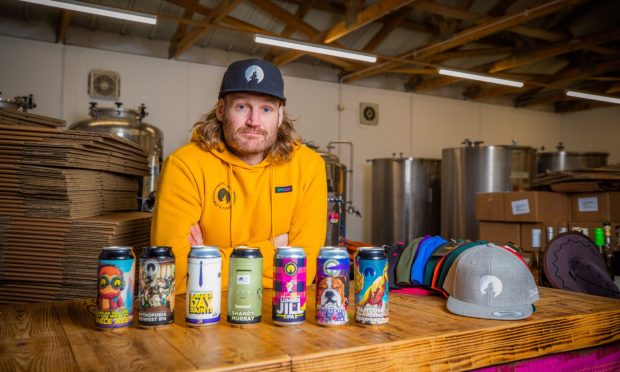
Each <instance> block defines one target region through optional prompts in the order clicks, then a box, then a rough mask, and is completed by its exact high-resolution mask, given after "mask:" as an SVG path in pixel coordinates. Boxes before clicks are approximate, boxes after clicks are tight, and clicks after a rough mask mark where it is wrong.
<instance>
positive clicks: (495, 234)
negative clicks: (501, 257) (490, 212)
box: [480, 222, 521, 245]
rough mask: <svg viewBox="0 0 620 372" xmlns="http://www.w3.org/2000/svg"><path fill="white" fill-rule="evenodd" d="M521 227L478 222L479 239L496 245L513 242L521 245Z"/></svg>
mask: <svg viewBox="0 0 620 372" xmlns="http://www.w3.org/2000/svg"><path fill="white" fill-rule="evenodd" d="M520 232H521V226H520V224H518V223H509V222H480V239H481V240H486V241H488V242H490V243H495V244H497V245H504V244H506V243H507V242H513V243H515V244H516V245H521V242H520V238H521V235H520Z"/></svg>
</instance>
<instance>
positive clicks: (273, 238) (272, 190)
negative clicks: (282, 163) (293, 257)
mask: <svg viewBox="0 0 620 372" xmlns="http://www.w3.org/2000/svg"><path fill="white" fill-rule="evenodd" d="M269 168H270V169H271V172H270V178H269V223H270V224H271V227H270V228H271V232H270V237H269V239H270V240H271V242H272V243H271V244H272V245H273V248H274V250H275V249H276V248H278V247H276V239H275V233H274V230H273V193H274V192H275V190H274V184H273V178H274V176H273V172H274V170H273V164H269Z"/></svg>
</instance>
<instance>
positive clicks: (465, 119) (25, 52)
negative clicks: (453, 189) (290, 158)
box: [0, 37, 620, 241]
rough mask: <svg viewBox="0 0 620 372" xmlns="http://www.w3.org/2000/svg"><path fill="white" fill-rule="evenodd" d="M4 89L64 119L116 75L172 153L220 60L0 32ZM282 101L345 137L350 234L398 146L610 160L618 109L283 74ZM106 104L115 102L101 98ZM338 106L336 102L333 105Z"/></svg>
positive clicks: (317, 133) (84, 107)
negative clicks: (92, 88) (380, 162)
mask: <svg viewBox="0 0 620 372" xmlns="http://www.w3.org/2000/svg"><path fill="white" fill-rule="evenodd" d="M0 56H1V58H0V91H2V93H3V97H8V98H10V97H13V96H16V95H25V94H29V93H32V94H34V96H35V101H36V103H37V108H36V109H35V110H33V111H32V112H33V113H37V114H42V115H49V116H52V117H57V118H62V119H65V120H67V122H68V123H69V124H70V123H72V122H74V121H77V120H81V119H86V118H88V102H89V101H91V100H92V99H91V98H90V97H88V94H87V79H88V73H89V71H90V70H91V69H95V68H98V69H107V70H113V71H116V72H118V73H120V75H121V97H120V101H122V102H124V104H125V106H126V107H130V108H135V107H137V106H138V105H139V104H140V103H145V104H146V105H147V109H148V112H149V116H148V117H147V118H146V120H145V121H147V122H148V123H150V124H153V125H155V126H157V127H159V128H160V129H161V130H162V131H163V132H164V153H165V155H168V154H169V153H170V152H172V151H174V149H176V148H177V147H179V146H181V145H183V144H184V143H186V142H187V140H188V138H189V130H190V129H191V126H192V124H193V123H194V122H195V121H196V120H197V119H198V118H199V117H200V116H201V115H202V114H203V113H206V112H207V111H208V110H209V109H211V108H212V106H213V104H214V103H215V100H216V98H217V90H218V88H219V83H220V79H221V76H222V74H223V72H224V68H223V67H221V66H211V65H203V64H197V63H190V62H182V61H172V60H167V59H158V58H152V57H144V56H137V55H131V54H122V53H117V52H110V51H101V50H94V49H86V48H81V47H72V46H63V45H58V44H50V43H44V42H36V41H30V40H22V39H16V38H9V37H0ZM284 79H285V85H286V87H285V94H286V96H287V99H288V100H287V106H286V108H287V110H288V111H289V113H290V114H291V116H292V117H294V118H297V119H298V121H297V128H298V130H299V132H300V134H301V136H302V138H303V139H304V140H305V141H314V142H315V143H316V144H317V145H319V146H320V147H322V148H323V149H324V148H325V147H326V146H327V143H328V142H329V141H331V140H341V141H351V142H352V143H353V144H354V155H353V159H350V157H349V147H347V146H346V145H339V146H337V148H336V150H337V154H338V155H339V156H340V159H341V162H342V163H344V164H346V165H349V164H351V160H353V162H354V167H353V194H354V195H353V198H352V199H353V200H352V201H353V204H354V205H355V206H356V207H357V208H358V209H359V210H360V211H361V213H362V215H363V218H362V219H360V218H357V217H354V216H350V217H348V226H347V228H348V233H347V235H348V237H349V238H351V239H354V240H365V241H369V240H370V221H371V216H370V213H371V211H370V185H371V179H370V177H371V174H370V173H371V172H370V163H368V162H367V161H366V160H368V159H375V158H383V157H391V156H392V154H393V153H396V155H397V156H398V155H399V153H402V154H403V156H414V157H425V158H440V157H441V150H442V149H443V148H446V147H457V146H460V143H461V141H462V140H463V139H465V138H470V139H473V140H482V141H484V142H485V143H486V144H507V143H510V141H511V140H513V139H516V140H518V141H519V143H520V144H523V145H531V146H534V147H536V148H540V146H542V145H544V146H545V147H546V148H547V149H554V148H555V145H556V143H557V142H558V141H560V140H562V141H564V142H565V143H566V145H567V146H568V149H569V150H572V151H584V150H590V151H592V150H597V151H607V152H609V153H610V154H611V156H610V162H618V161H620V149H619V148H618V146H617V142H618V140H619V139H620V125H618V124H617V119H616V118H617V117H618V116H619V114H620V110H619V109H599V110H592V111H587V112H582V113H575V114H567V115H557V114H553V113H549V112H541V111H533V110H527V109H515V108H512V107H503V106H495V105H488V104H481V103H476V102H466V101H459V100H453V99H447V98H440V97H433V96H426V95H420V94H411V93H404V92H396V91H387V90H381V89H374V88H365V87H359V86H353V85H339V84H334V83H328V82H322V81H318V80H309V79H301V78H296V77H291V76H286V75H285V77H284ZM360 102H371V103H376V104H378V105H379V125H378V126H364V125H361V124H359V119H358V117H359V116H358V111H359V103H360ZM99 105H100V106H105V107H112V105H113V102H110V101H99ZM339 107H340V109H339Z"/></svg>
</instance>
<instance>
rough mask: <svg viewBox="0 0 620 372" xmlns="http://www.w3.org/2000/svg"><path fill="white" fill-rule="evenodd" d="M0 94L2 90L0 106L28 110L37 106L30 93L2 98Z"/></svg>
mask: <svg viewBox="0 0 620 372" xmlns="http://www.w3.org/2000/svg"><path fill="white" fill-rule="evenodd" d="M1 95H2V92H0V108H3V109H10V110H15V111H22V112H28V110H30V109H33V108H35V107H37V104H36V103H34V99H33V96H32V94H29V95H27V96H17V97H13V98H2V97H1Z"/></svg>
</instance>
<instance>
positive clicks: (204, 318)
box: [185, 246, 222, 326]
mask: <svg viewBox="0 0 620 372" xmlns="http://www.w3.org/2000/svg"><path fill="white" fill-rule="evenodd" d="M185 303H186V305H185V321H186V322H187V324H188V325H190V326H203V325H210V324H216V323H217V322H219V321H220V313H221V303H222V255H221V254H220V251H219V250H218V249H217V247H210V246H194V247H192V249H191V250H190V251H189V255H188V257H187V292H186V300H185Z"/></svg>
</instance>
